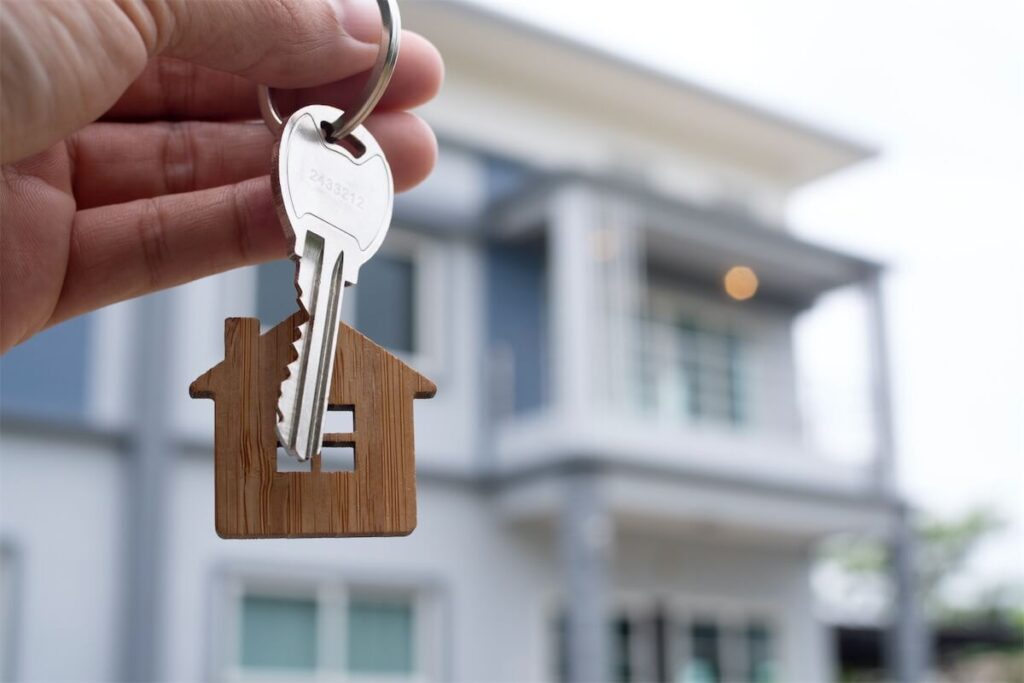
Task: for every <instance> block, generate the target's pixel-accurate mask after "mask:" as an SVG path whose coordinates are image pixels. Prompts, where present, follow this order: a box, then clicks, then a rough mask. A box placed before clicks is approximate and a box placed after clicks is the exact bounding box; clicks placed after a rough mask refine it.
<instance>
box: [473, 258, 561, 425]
mask: <svg viewBox="0 0 1024 683" xmlns="http://www.w3.org/2000/svg"><path fill="white" fill-rule="evenodd" d="M487 271H488V272H487V327H488V337H489V341H490V344H491V347H492V348H493V349H502V350H507V351H508V352H509V353H510V356H511V358H510V359H511V367H510V370H511V371H512V376H511V378H510V379H511V385H512V386H511V401H510V404H511V405H509V406H507V408H510V409H511V410H512V411H513V412H515V413H524V412H528V411H530V410H534V409H536V408H538V407H540V406H541V405H543V404H544V403H545V401H546V399H547V396H546V394H547V386H546V376H547V352H548V345H547V339H548V319H547V318H548V303H547V288H548V283H547V275H546V273H547V255H546V248H545V243H544V242H543V241H541V240H537V241H531V242H529V243H526V244H493V245H491V246H490V247H489V248H488V252H487ZM495 379H497V380H498V381H503V382H508V381H509V378H505V377H500V378H499V377H497V376H495ZM506 389H508V387H505V386H496V387H495V390H496V391H504V390H506Z"/></svg>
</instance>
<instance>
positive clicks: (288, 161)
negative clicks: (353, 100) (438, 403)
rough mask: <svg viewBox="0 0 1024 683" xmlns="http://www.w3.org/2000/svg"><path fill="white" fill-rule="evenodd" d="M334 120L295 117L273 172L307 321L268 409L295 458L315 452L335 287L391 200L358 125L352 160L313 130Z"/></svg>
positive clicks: (359, 258)
mask: <svg viewBox="0 0 1024 683" xmlns="http://www.w3.org/2000/svg"><path fill="white" fill-rule="evenodd" d="M340 115H341V112H340V111H339V110H338V109H335V108H334V107H328V106H324V105H312V106H308V107H303V108H302V109H300V110H298V111H296V112H295V113H294V114H292V115H291V117H290V118H289V119H288V122H287V123H286V124H285V127H284V130H283V131H282V133H281V141H280V143H279V146H278V148H277V152H276V154H277V158H276V163H274V165H273V168H274V177H273V186H274V189H275V194H276V195H277V196H276V199H277V205H278V213H279V214H280V216H281V220H282V222H284V223H285V224H286V225H287V226H289V227H291V230H292V232H293V233H294V236H295V242H294V246H293V248H292V259H293V260H296V261H298V266H297V268H296V278H295V283H296V289H297V290H298V294H299V305H300V306H301V307H302V309H303V310H304V311H305V312H306V313H307V314H308V315H309V319H308V320H307V321H306V322H304V323H302V324H301V325H300V326H299V338H298V340H297V341H296V342H295V351H296V354H297V357H296V358H295V360H294V361H293V362H291V363H290V364H289V365H288V376H287V377H286V378H285V380H284V381H283V382H282V383H281V396H280V398H279V399H278V404H277V407H278V412H279V421H278V424H277V436H278V439H279V440H280V441H281V445H282V446H284V447H285V448H286V449H287V450H288V452H289V453H291V454H292V455H293V456H296V457H298V458H299V459H300V460H307V459H309V458H311V457H312V456H313V455H316V454H317V453H319V452H320V448H321V443H322V439H323V419H324V413H325V411H326V409H327V392H328V390H329V387H330V382H331V373H332V372H333V370H334V353H335V348H336V347H337V342H338V339H337V332H338V323H339V321H340V314H341V300H342V295H343V293H344V290H345V285H349V284H355V282H356V281H357V279H358V277H359V267H360V266H361V265H362V264H363V263H365V262H366V261H367V260H369V258H370V257H371V256H373V255H374V254H375V253H376V252H377V249H378V248H379V247H380V244H381V242H382V241H383V240H384V237H385V235H387V232H388V226H389V224H390V223H391V208H392V204H393V201H394V183H393V181H392V178H391V168H390V167H389V166H388V162H387V160H386V159H385V158H384V153H383V152H382V151H381V149H380V146H379V145H378V144H377V141H376V140H375V139H374V138H373V136H372V135H370V133H369V131H367V130H366V129H365V128H364V127H363V126H359V127H357V128H356V129H355V130H354V131H353V132H352V133H351V134H350V136H349V137H348V138H347V140H349V141H352V142H353V145H352V146H360V145H361V146H362V148H363V149H362V153H361V154H359V155H358V157H357V156H356V155H354V154H353V153H352V152H351V151H349V149H346V147H343V146H341V145H339V144H330V143H327V142H326V141H325V140H324V137H323V134H322V133H321V126H320V124H321V122H322V121H334V120H335V119H337V118H338V117H339V116H340Z"/></svg>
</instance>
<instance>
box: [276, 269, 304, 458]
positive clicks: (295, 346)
mask: <svg viewBox="0 0 1024 683" xmlns="http://www.w3.org/2000/svg"><path fill="white" fill-rule="evenodd" d="M300 264H301V259H295V280H294V282H293V286H294V287H295V303H296V305H297V306H298V309H299V313H300V314H301V315H303V316H305V320H303V321H302V322H300V323H299V324H298V325H296V326H295V338H294V340H292V343H291V358H290V360H289V361H288V363H286V364H285V367H284V372H285V374H284V377H283V378H282V380H281V383H280V384H279V385H278V389H277V409H276V413H277V423H278V424H285V423H286V422H287V420H286V418H285V415H284V411H283V410H282V409H281V398H282V397H283V395H284V389H283V387H284V385H285V383H287V382H288V381H289V380H291V381H296V380H295V379H294V378H295V377H296V374H297V367H296V366H297V365H298V363H299V359H300V358H301V357H302V354H301V353H300V350H299V344H300V343H301V342H302V339H303V337H304V336H305V333H306V329H307V328H308V327H309V318H310V315H309V310H308V309H307V308H306V305H305V304H304V303H303V302H302V285H300V284H299V268H300ZM286 448H287V447H286Z"/></svg>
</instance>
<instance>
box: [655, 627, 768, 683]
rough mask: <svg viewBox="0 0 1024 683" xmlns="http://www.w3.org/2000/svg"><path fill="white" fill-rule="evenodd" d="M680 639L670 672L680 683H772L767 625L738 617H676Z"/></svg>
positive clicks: (676, 645)
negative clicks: (733, 682) (727, 682)
mask: <svg viewBox="0 0 1024 683" xmlns="http://www.w3.org/2000/svg"><path fill="white" fill-rule="evenodd" d="M676 633H678V634H679V635H680V636H681V638H679V640H677V642H676V644H675V649H674V655H673V657H674V659H673V663H672V666H671V672H672V676H673V680H674V681H679V682H680V683H721V682H722V681H743V682H744V683H771V682H772V681H775V680H777V679H776V677H775V659H774V657H775V654H774V650H773V648H774V645H773V644H772V629H771V627H770V626H769V624H768V623H767V622H764V621H761V620H747V619H744V618H742V617H741V616H729V615H718V616H709V615H706V614H704V615H700V616H697V617H696V618H694V619H693V620H692V621H689V622H687V621H686V619H685V617H677V629H676Z"/></svg>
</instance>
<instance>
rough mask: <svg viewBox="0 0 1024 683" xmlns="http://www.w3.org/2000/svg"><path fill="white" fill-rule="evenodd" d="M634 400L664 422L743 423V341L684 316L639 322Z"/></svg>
mask: <svg viewBox="0 0 1024 683" xmlns="http://www.w3.org/2000/svg"><path fill="white" fill-rule="evenodd" d="M641 331H642V334H641V347H640V348H641V351H640V359H639V360H640V373H639V376H640V384H639V390H640V391H639V404H640V406H641V408H642V410H643V411H644V412H647V413H650V414H654V415H658V416H659V417H662V418H665V419H667V420H679V419H686V420H689V421H693V422H713V423H717V424H726V425H732V426H738V425H741V424H744V423H745V422H746V421H747V414H746V401H745V395H744V388H745V381H744V363H745V354H744V348H743V346H744V345H743V341H742V340H741V339H740V337H739V335H737V334H736V333H735V332H733V331H731V330H729V329H725V328H724V327H718V328H716V327H714V326H711V325H708V324H705V323H704V322H702V321H700V320H698V319H695V318H693V317H689V316H682V315H679V316H673V317H671V318H668V319H665V318H655V317H653V316H652V317H650V318H648V319H646V320H644V321H643V322H642V324H641Z"/></svg>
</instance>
